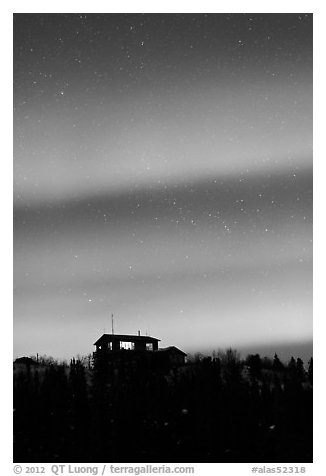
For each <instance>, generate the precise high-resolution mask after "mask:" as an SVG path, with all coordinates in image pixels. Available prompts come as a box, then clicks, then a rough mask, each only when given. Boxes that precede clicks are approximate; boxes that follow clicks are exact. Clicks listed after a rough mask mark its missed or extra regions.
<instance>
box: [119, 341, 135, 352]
mask: <svg viewBox="0 0 326 476" xmlns="http://www.w3.org/2000/svg"><path fill="white" fill-rule="evenodd" d="M120 349H125V350H134V349H135V344H134V343H133V342H124V341H121V342H120Z"/></svg>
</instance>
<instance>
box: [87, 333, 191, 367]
mask: <svg viewBox="0 0 326 476" xmlns="http://www.w3.org/2000/svg"><path fill="white" fill-rule="evenodd" d="M159 341H160V339H156V338H155V337H150V336H141V335H140V333H139V334H138V335H125V334H103V335H102V336H101V337H100V338H99V339H98V340H97V341H96V342H95V343H94V345H95V347H96V350H95V352H93V360H94V364H95V365H96V364H105V365H107V364H110V366H111V367H112V366H113V368H120V367H121V365H123V366H127V367H129V366H130V365H134V364H136V365H140V367H142V366H144V365H145V366H149V367H151V368H152V369H159V368H161V369H167V368H171V367H176V366H179V365H183V364H184V363H185V357H186V355H187V354H185V353H184V352H182V350H180V349H178V348H177V347H174V346H171V347H167V348H164V349H159V348H158V343H159Z"/></svg>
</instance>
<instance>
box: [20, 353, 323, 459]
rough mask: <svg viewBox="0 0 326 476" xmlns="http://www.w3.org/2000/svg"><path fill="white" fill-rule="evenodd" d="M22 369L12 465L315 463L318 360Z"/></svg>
mask: <svg viewBox="0 0 326 476" xmlns="http://www.w3.org/2000/svg"><path fill="white" fill-rule="evenodd" d="M16 367H17V366H16ZM18 367H19V366H18ZM23 367H24V368H18V369H17V368H15V372H14V461H15V462H284V463H285V462H289V463H291V462H292V463H295V462H312V383H313V361H312V359H310V361H309V363H307V365H306V366H304V363H303V362H302V360H301V359H300V358H297V359H294V358H293V357H292V358H291V360H290V361H289V362H288V363H283V362H281V360H280V359H279V358H278V356H277V355H275V356H274V359H269V358H261V357H260V356H259V355H258V354H255V355H248V356H247V357H246V358H245V359H240V356H239V354H238V353H237V352H236V351H234V350H231V349H229V350H227V351H226V352H219V353H217V354H216V355H214V356H213V357H203V356H200V355H196V356H194V357H193V358H192V359H190V361H189V362H188V363H187V364H186V365H185V366H182V367H177V368H171V369H157V368H156V369H154V368H152V367H151V365H150V364H148V365H145V364H144V362H142V363H140V362H138V363H137V362H133V363H132V365H130V366H128V365H125V364H124V365H123V366H120V367H119V366H112V365H111V366H98V367H95V368H93V366H92V365H91V361H90V359H89V358H79V359H73V360H72V361H71V362H70V364H67V363H58V362H55V361H52V360H51V361H50V362H49V361H48V362H46V363H44V362H43V363H42V364H40V363H39V365H25V366H23Z"/></svg>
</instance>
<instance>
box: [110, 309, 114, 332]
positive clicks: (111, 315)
mask: <svg viewBox="0 0 326 476" xmlns="http://www.w3.org/2000/svg"><path fill="white" fill-rule="evenodd" d="M111 324H112V335H113V334H114V327H113V314H111Z"/></svg>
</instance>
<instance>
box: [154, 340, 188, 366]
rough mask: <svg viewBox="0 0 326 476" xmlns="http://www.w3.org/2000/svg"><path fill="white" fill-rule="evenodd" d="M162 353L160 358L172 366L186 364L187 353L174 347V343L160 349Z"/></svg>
mask: <svg viewBox="0 0 326 476" xmlns="http://www.w3.org/2000/svg"><path fill="white" fill-rule="evenodd" d="M159 353H160V360H161V361H162V362H164V363H166V364H167V365H169V366H171V367H176V366H179V365H184V364H185V360H186V357H187V354H186V353H185V352H182V350H180V349H178V348H177V347H174V346H173V345H172V346H170V347H165V348H163V349H159Z"/></svg>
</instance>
